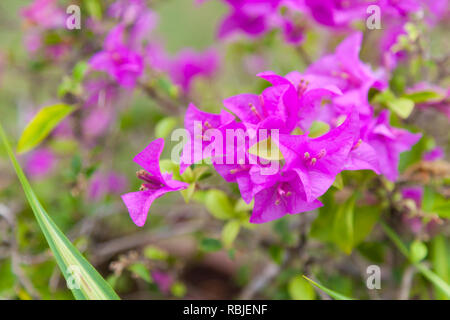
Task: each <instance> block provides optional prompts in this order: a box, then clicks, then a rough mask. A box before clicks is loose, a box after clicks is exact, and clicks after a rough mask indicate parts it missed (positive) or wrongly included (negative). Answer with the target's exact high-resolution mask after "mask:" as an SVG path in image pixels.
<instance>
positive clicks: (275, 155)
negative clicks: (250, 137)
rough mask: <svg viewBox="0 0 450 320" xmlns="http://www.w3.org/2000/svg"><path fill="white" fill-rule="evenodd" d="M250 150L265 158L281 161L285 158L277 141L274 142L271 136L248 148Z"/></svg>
mask: <svg viewBox="0 0 450 320" xmlns="http://www.w3.org/2000/svg"><path fill="white" fill-rule="evenodd" d="M248 152H249V153H250V154H252V155H255V156H258V157H260V158H262V159H265V160H272V161H280V160H283V159H284V158H283V154H282V153H281V151H280V149H279V148H278V146H277V145H276V143H273V144H272V140H271V138H268V139H265V140H261V141H259V142H258V143H255V144H254V145H253V146H251V147H250V149H248Z"/></svg>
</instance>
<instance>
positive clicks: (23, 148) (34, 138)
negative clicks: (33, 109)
mask: <svg viewBox="0 0 450 320" xmlns="http://www.w3.org/2000/svg"><path fill="white" fill-rule="evenodd" d="M74 110H75V109H74V108H73V107H71V106H68V105H66V104H55V105H52V106H48V107H44V108H42V109H41V110H40V111H39V112H38V114H37V115H36V116H35V117H34V118H33V120H31V122H30V123H29V124H28V125H27V127H26V128H25V130H24V132H23V133H22V137H21V138H20V140H19V143H18V145H17V152H18V153H25V152H27V151H30V150H31V149H33V148H34V147H36V146H37V145H38V144H39V143H41V142H42V140H44V139H45V138H46V137H47V136H48V135H49V134H50V132H51V131H52V130H53V129H54V128H55V127H56V126H57V125H58V124H59V123H60V122H61V121H62V120H63V119H64V118H65V117H67V116H68V115H69V114H71V113H72V112H73V111H74Z"/></svg>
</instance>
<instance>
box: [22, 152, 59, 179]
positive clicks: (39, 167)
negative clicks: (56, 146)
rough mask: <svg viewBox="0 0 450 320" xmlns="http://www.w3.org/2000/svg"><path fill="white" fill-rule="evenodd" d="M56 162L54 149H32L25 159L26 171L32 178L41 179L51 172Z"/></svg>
mask: <svg viewBox="0 0 450 320" xmlns="http://www.w3.org/2000/svg"><path fill="white" fill-rule="evenodd" d="M55 164H56V157H55V155H54V154H53V152H52V151H50V150H49V149H46V148H40V149H37V150H34V151H32V152H31V153H30V154H29V155H28V156H27V159H26V160H25V166H24V168H25V172H26V173H27V174H28V175H29V176H30V178H32V179H39V178H42V177H44V176H45V175H47V174H48V173H50V172H51V170H52V169H53V167H54V166H55Z"/></svg>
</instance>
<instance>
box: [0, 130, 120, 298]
mask: <svg viewBox="0 0 450 320" xmlns="http://www.w3.org/2000/svg"><path fill="white" fill-rule="evenodd" d="M0 136H1V140H2V141H3V144H4V146H5V148H6V151H7V153H8V155H9V158H10V160H11V162H12V164H13V166H14V169H15V171H16V174H17V176H18V178H19V180H20V183H21V184H22V187H23V190H24V192H25V195H26V198H27V200H28V203H29V204H30V206H31V209H32V210H33V213H34V215H35V217H36V220H37V221H38V224H39V227H40V228H41V230H42V232H43V234H44V236H45V238H46V240H47V242H48V244H49V246H50V249H51V250H52V252H53V255H54V257H55V259H56V262H57V263H58V266H59V268H60V270H61V273H62V274H63V275H64V278H66V280H67V283H68V284H74V283H75V285H72V286H71V290H72V293H73V295H74V296H75V298H76V299H78V300H87V299H89V300H111V299H114V300H116V299H119V297H118V296H117V294H116V293H115V292H114V290H113V289H112V288H111V286H110V285H109V284H108V282H106V281H105V280H104V279H103V278H102V277H101V275H100V274H99V273H98V272H97V270H95V268H94V267H93V266H92V265H90V264H89V262H88V261H87V260H86V259H85V258H84V257H83V255H82V254H81V253H80V252H79V251H78V250H77V249H76V248H75V247H74V246H73V244H72V243H71V242H70V241H69V240H68V239H67V237H66V236H65V235H64V234H63V233H62V232H61V230H59V228H58V227H57V226H56V224H55V223H54V222H53V220H52V219H51V218H50V216H49V215H48V214H47V212H46V211H45V209H44V208H43V207H42V205H41V203H40V202H39V200H38V199H37V197H36V194H35V193H34V191H33V189H32V188H31V185H30V183H29V182H28V180H27V178H26V177H25V174H24V173H23V170H22V168H21V167H20V165H19V163H18V162H17V159H16V157H15V155H14V153H13V151H12V150H11V147H10V145H9V142H8V139H7V137H6V135H5V132H4V131H3V128H2V126H1V125H0Z"/></svg>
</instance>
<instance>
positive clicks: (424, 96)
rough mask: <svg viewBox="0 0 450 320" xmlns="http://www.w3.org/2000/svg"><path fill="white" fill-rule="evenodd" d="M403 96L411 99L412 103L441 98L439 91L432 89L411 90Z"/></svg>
mask: <svg viewBox="0 0 450 320" xmlns="http://www.w3.org/2000/svg"><path fill="white" fill-rule="evenodd" d="M403 97H404V98H407V99H409V100H412V101H413V102H414V103H424V102H432V101H436V100H440V99H442V98H443V97H442V96H441V95H440V94H439V93H437V92H434V91H419V92H413V93H408V94H405V95H404V96H403Z"/></svg>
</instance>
